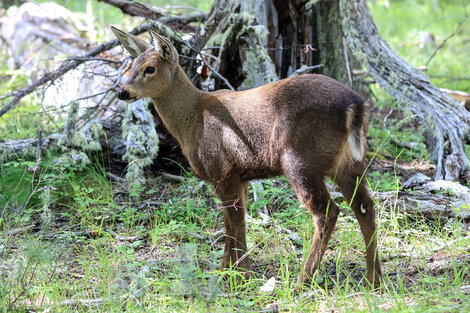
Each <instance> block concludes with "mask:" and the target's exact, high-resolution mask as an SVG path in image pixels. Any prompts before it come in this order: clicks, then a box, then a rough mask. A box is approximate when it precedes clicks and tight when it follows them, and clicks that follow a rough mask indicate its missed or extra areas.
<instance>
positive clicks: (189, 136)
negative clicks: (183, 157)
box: [152, 66, 205, 152]
mask: <svg viewBox="0 0 470 313" xmlns="http://www.w3.org/2000/svg"><path fill="white" fill-rule="evenodd" d="M172 80H173V82H172V85H171V87H170V88H169V90H168V92H166V93H165V94H164V95H161V96H159V97H155V98H152V101H153V104H154V106H155V108H156V110H157V112H158V114H159V116H160V118H161V119H162V121H163V124H165V126H166V127H167V128H168V130H169V131H170V133H171V134H172V135H173V136H174V137H175V138H176V140H177V141H178V142H179V143H180V145H181V147H182V148H183V152H186V151H185V150H187V149H188V148H189V147H188V145H190V144H191V143H192V142H195V139H196V140H197V138H199V134H198V131H200V130H201V128H200V127H198V126H197V125H198V122H200V120H201V119H202V104H201V102H200V100H201V97H202V96H203V95H204V94H205V92H203V91H201V90H199V89H197V88H196V87H195V86H194V85H193V84H192V82H191V81H190V80H189V78H188V77H187V76H186V74H185V73H184V71H183V69H182V68H181V67H180V66H178V67H177V69H176V70H175V73H174V75H173V79H172Z"/></svg>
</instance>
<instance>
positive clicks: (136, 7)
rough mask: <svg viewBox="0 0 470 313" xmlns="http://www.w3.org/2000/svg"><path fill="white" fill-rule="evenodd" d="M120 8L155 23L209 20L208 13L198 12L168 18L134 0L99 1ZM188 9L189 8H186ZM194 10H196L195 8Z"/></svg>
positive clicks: (125, 12) (184, 22) (124, 11)
mask: <svg viewBox="0 0 470 313" xmlns="http://www.w3.org/2000/svg"><path fill="white" fill-rule="evenodd" d="M97 1H98V2H104V3H107V4H109V5H112V6H114V7H116V8H119V9H120V10H121V11H122V12H123V13H124V14H128V15H131V16H140V17H143V18H147V19H150V20H154V21H160V22H163V23H181V24H187V23H191V22H203V21H205V20H206V18H207V13H206V12H204V11H202V10H198V11H196V12H193V13H190V14H185V15H179V16H166V15H164V14H163V13H161V12H160V11H159V9H153V8H149V7H148V6H146V5H144V4H142V3H139V2H135V1H132V0H97ZM184 8H186V9H188V8H189V7H184ZM193 9H194V8H193Z"/></svg>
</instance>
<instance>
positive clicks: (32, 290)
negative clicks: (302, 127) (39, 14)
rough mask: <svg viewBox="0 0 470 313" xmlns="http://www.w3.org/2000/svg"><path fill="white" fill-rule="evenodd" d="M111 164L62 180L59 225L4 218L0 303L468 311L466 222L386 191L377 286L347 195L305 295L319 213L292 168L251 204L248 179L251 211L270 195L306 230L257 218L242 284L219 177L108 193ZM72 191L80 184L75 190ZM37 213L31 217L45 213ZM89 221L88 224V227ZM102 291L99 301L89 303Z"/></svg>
mask: <svg viewBox="0 0 470 313" xmlns="http://www.w3.org/2000/svg"><path fill="white" fill-rule="evenodd" d="M101 173H102V172H101V171H100V170H99V167H98V168H97V169H96V168H95V169H93V170H88V171H86V172H85V173H75V174H71V173H64V175H67V177H66V178H67V179H66V180H64V181H66V182H67V183H66V184H62V188H63V190H62V192H63V193H64V194H70V195H69V196H68V197H64V196H62V197H60V196H57V195H56V197H55V198H54V200H52V203H51V205H52V206H55V207H61V206H62V207H63V206H64V205H65V204H67V203H68V205H66V207H68V209H67V210H65V212H68V215H65V216H61V213H60V211H59V212H57V211H54V216H55V219H57V218H58V219H62V218H66V219H67V222H64V221H62V222H61V221H60V220H55V219H53V223H52V228H45V229H42V230H39V231H38V230H32V229H27V230H24V231H20V232H18V233H14V234H12V231H14V230H17V229H21V228H23V227H26V226H27V225H29V224H30V223H31V222H30V220H28V221H25V222H23V223H19V224H16V225H15V227H10V228H6V225H4V234H12V235H6V236H3V237H2V240H1V241H0V248H1V250H0V253H1V255H0V268H2V269H3V270H2V276H0V277H3V278H0V296H1V297H2V299H1V300H2V301H0V303H1V305H0V309H2V310H3V311H11V310H16V311H19V312H22V311H26V310H27V309H28V308H29V309H32V308H36V309H37V308H42V309H47V308H48V307H51V304H52V303H55V304H56V306H55V309H54V310H57V311H58V312H68V311H76V310H79V311H90V312H96V310H98V311H101V312H119V311H122V310H130V311H137V312H140V311H144V310H145V311H159V312H172V311H177V312H179V311H185V312H201V311H202V312H212V311H214V310H215V311H220V312H233V311H243V312H245V311H257V310H261V309H263V308H265V307H267V306H269V305H274V304H273V303H275V304H276V305H278V306H279V307H280V308H281V309H287V310H290V311H291V312H304V311H306V310H307V311H315V310H320V311H324V310H326V309H327V308H335V309H337V310H339V311H340V312H364V311H374V312H423V311H426V312H428V311H429V312H454V311H455V312H464V311H465V310H466V309H468V308H469V307H470V302H469V299H468V295H467V294H465V293H464V292H465V289H461V288H462V287H465V286H468V283H469V278H470V277H469V273H468V264H469V262H470V259H469V258H468V252H467V249H468V246H469V244H470V239H469V237H468V231H467V230H466V228H465V227H463V226H464V224H462V222H461V221H458V220H453V221H449V222H448V223H445V224H441V223H438V222H433V221H430V220H427V219H425V218H423V217H421V216H413V217H410V216H407V215H406V214H404V213H403V212H401V211H399V210H398V211H397V210H395V209H394V203H393V201H392V202H387V203H381V202H378V203H377V207H378V225H379V248H380V251H381V256H382V259H383V260H384V262H383V266H384V272H385V276H384V283H383V285H382V287H381V288H380V289H379V290H377V291H370V290H368V289H366V288H364V285H363V284H364V282H363V278H362V275H363V274H364V271H365V261H364V256H363V252H362V251H364V243H363V240H362V236H361V234H360V232H359V229H358V224H357V222H356V220H355V218H354V217H353V215H352V212H351V210H350V209H348V208H346V206H344V204H342V207H343V210H342V212H341V214H340V217H339V221H338V228H337V231H336V232H335V234H334V235H333V238H332V240H331V242H330V244H329V250H328V252H327V254H326V255H325V257H324V259H323V263H322V268H321V270H320V272H319V275H318V277H317V278H316V279H315V280H314V281H313V283H312V285H311V286H310V287H306V288H305V289H304V290H303V291H302V292H301V293H300V295H299V294H298V293H296V292H294V287H295V284H296V278H297V276H298V274H299V271H300V267H301V263H302V259H303V258H304V257H305V255H306V253H307V251H308V247H309V244H310V240H311V238H312V233H313V223H312V222H311V219H310V218H309V214H307V213H306V212H305V209H303V208H300V207H299V204H298V202H297V201H296V200H295V198H294V196H293V194H292V190H291V189H290V188H289V186H288V185H287V182H286V181H285V179H283V178H282V179H271V180H265V181H263V182H262V184H263V187H264V188H263V189H264V190H263V191H257V193H258V194H257V196H258V197H259V198H260V199H269V201H268V202H263V200H260V203H253V202H252V200H253V197H254V192H253V190H250V199H251V203H252V206H251V209H250V210H249V212H250V214H251V215H252V216H254V217H255V216H256V212H257V210H261V209H262V206H263V205H264V204H265V203H266V204H268V210H269V211H270V214H271V216H272V218H273V225H278V226H282V227H283V228H284V229H289V230H291V231H294V232H296V233H297V234H299V235H300V237H301V238H302V239H301V240H300V241H295V240H290V239H288V238H286V234H285V233H283V232H282V231H280V230H279V229H278V228H276V227H265V226H260V225H255V224H249V230H248V245H249V248H253V249H252V250H251V253H250V255H251V258H252V260H253V264H254V274H253V276H252V277H250V278H249V279H247V280H245V281H244V284H243V285H237V284H236V281H237V278H238V279H239V278H240V274H239V273H237V272H236V271H231V270H224V271H220V270H219V260H220V258H221V253H222V251H223V243H222V242H220V241H218V240H217V239H218V237H220V236H221V234H222V233H223V223H222V214H221V211H220V210H219V209H217V204H216V201H215V199H214V198H213V193H212V188H211V187H209V186H207V185H206V184H204V183H203V182H202V181H200V180H198V179H196V178H194V177H191V176H188V177H187V178H186V179H185V182H184V183H182V184H169V183H168V182H166V181H164V180H162V178H157V179H154V181H153V182H151V184H150V185H148V186H146V188H145V192H144V195H143V196H142V199H140V200H139V203H136V202H132V201H131V200H130V199H128V198H121V199H120V200H118V199H119V197H118V198H116V199H114V200H113V199H111V198H103V194H105V193H104V192H102V193H100V192H98V190H108V191H110V192H113V191H114V190H115V188H116V187H114V186H113V185H112V184H110V183H109V182H106V181H105V179H104V176H103V175H102V174H101ZM371 176H372V177H371V178H370V179H371V180H372V181H374V175H371ZM89 186H93V188H92V189H93V190H89V189H87V188H90V187H89ZM155 188H158V189H159V190H160V192H159V194H158V197H155V192H152V190H154V189H155ZM388 188H393V184H391V183H390V185H389V186H388ZM395 188H396V187H395ZM67 190H69V191H67ZM72 190H76V191H77V190H81V191H80V192H78V191H77V194H74V192H73V191H72ZM94 190H96V192H94ZM54 192H57V191H54ZM146 193H147V194H149V196H148V197H147V198H146V197H145V194H146ZM156 198H157V199H158V201H157V200H156ZM80 201H81V202H80ZM106 202H107V204H106ZM146 203H153V204H149V205H146ZM272 203H274V204H275V205H271V204H272ZM98 204H99V205H98ZM3 209H4V210H5V208H3ZM39 215H40V212H37V216H36V217H35V216H32V217H31V218H30V219H31V220H32V221H35V222H36V223H38V221H40V218H39ZM84 231H86V232H87V234H89V235H86V236H85V235H83V234H82V233H83V232H84ZM91 231H94V232H91ZM446 243H449V245H448V246H446V245H445V244H446ZM433 249H437V250H436V251H434V250H433ZM271 277H275V279H276V285H275V288H274V290H273V291H272V292H268V293H265V292H262V291H260V287H261V286H262V285H263V284H264V283H266V281H267V280H268V279H269V278H271ZM243 279H244V278H243ZM467 292H468V291H467ZM302 295H303V296H302ZM307 295H308V296H307ZM312 297H313V298H315V301H313V300H312ZM79 299H80V300H83V301H82V302H80V301H78V300H79ZM92 300H93V301H99V304H91V305H90V304H88V305H87V304H86V303H87V301H92ZM66 301H69V302H68V303H67V302H66Z"/></svg>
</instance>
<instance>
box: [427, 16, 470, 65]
mask: <svg viewBox="0 0 470 313" xmlns="http://www.w3.org/2000/svg"><path fill="white" fill-rule="evenodd" d="M465 21H466V18H464V19H462V20H461V21H460V23H459V25H457V28H456V29H455V31H454V32H453V33H452V34H450V35H449V36H447V37H446V38H445V39H444V40H443V41H442V42H441V44H440V45H439V46H438V47H437V48H436V49H435V50H434V52H433V53H432V54H431V56H430V57H429V59H428V60H427V61H426V66H428V65H429V63H431V60H432V59H433V58H434V57H435V56H436V54H437V53H438V52H439V51H440V50H441V49H442V47H444V45H445V44H446V42H447V41H448V40H449V39H451V38H452V37H454V36H455V35H458V34H459V33H460V29H461V27H462V25H463V23H464V22H465Z"/></svg>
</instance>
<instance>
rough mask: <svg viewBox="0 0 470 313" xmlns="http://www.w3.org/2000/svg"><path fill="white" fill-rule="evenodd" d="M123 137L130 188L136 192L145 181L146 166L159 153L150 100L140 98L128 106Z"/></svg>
mask: <svg viewBox="0 0 470 313" xmlns="http://www.w3.org/2000/svg"><path fill="white" fill-rule="evenodd" d="M122 138H123V139H124V141H125V143H126V148H127V151H126V153H125V154H124V156H123V159H124V160H125V161H127V162H128V163H129V165H128V167H127V173H126V179H127V182H128V190H129V192H130V193H131V194H135V192H136V190H139V188H140V186H142V185H143V184H144V183H145V176H144V168H145V167H147V166H148V165H151V164H152V163H153V160H154V159H155V157H156V156H157V154H158V143H159V140H158V135H157V132H156V131H155V124H154V122H153V116H152V114H151V113H150V111H149V110H148V101H145V100H138V101H136V102H134V103H130V104H128V106H127V111H126V115H125V118H124V120H123V125H122Z"/></svg>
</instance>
